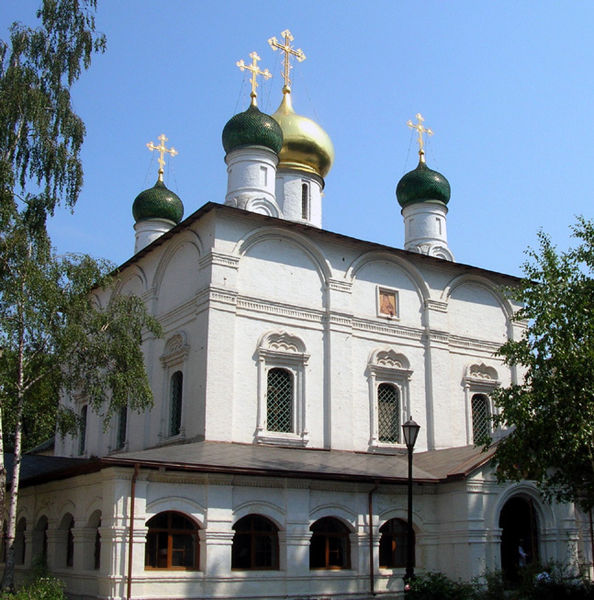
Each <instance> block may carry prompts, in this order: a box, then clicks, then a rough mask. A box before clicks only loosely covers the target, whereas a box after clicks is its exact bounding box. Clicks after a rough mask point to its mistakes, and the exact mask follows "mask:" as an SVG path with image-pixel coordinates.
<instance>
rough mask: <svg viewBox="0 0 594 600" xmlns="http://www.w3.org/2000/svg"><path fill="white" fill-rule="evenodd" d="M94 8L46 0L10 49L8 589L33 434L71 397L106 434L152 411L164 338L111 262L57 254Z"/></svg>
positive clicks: (1, 299) (4, 179)
mask: <svg viewBox="0 0 594 600" xmlns="http://www.w3.org/2000/svg"><path fill="white" fill-rule="evenodd" d="M95 8H96V0H42V5H41V8H40V9H39V11H38V12H37V16H38V18H39V19H40V20H41V26H40V27H38V28H36V29H34V28H30V27H27V26H24V25H22V24H18V23H15V24H13V25H12V27H11V29H10V43H8V44H7V43H4V42H1V41H0V449H2V450H6V448H7V447H8V448H10V450H12V451H13V452H14V461H13V465H14V467H13V471H12V482H11V488H10V495H9V500H8V502H5V497H4V489H5V482H6V471H5V468H4V461H3V454H2V452H0V511H1V512H2V514H5V513H7V514H8V517H7V530H6V539H7V543H8V550H7V554H6V566H5V569H4V577H3V580H2V588H4V589H7V588H8V589H10V588H12V585H13V571H14V537H15V529H16V514H17V501H18V491H19V474H20V464H21V455H22V450H23V433H24V432H33V434H32V435H33V436H34V437H32V438H30V439H29V444H30V445H33V444H35V443H36V442H39V441H40V438H39V436H41V435H43V433H44V432H47V431H53V430H54V429H55V424H56V422H58V425H59V427H60V428H61V430H62V432H65V431H71V430H72V427H73V426H74V425H75V424H76V420H75V418H74V416H73V413H72V412H69V411H68V410H66V409H64V408H61V407H62V406H63V405H61V404H59V403H58V400H59V398H60V397H63V396H64V395H70V396H71V397H74V398H75V399H76V398H83V399H84V402H85V404H87V405H89V406H90V407H91V408H92V409H94V410H95V411H96V412H98V413H99V414H100V415H102V417H103V418H104V423H105V424H106V425H108V424H109V423H110V419H111V417H112V415H113V414H114V413H116V412H119V409H120V408H121V407H123V406H130V407H131V408H132V409H136V410H142V409H144V408H146V407H148V406H150V404H151V403H152V393H151V390H150V387H149V383H148V379H147V376H146V372H145V370H144V361H143V355H142V351H141V345H142V342H143V339H144V338H146V337H147V336H151V335H160V326H159V324H158V322H157V321H156V320H155V319H154V318H152V317H151V316H150V315H148V314H147V312H146V309H145V306H144V304H143V302H142V300H141V299H140V298H138V297H136V296H125V295H118V294H113V293H110V292H111V291H113V288H114V287H115V282H114V279H113V278H112V277H111V276H110V275H109V272H110V271H112V269H113V267H112V266H111V265H110V264H109V263H107V262H105V261H97V260H94V259H92V258H90V257H89V256H85V255H76V256H75V255H67V256H56V255H55V253H54V252H53V250H52V248H51V242H50V239H49V237H48V235H47V231H46V227H45V224H46V219H47V217H48V215H52V214H53V212H54V210H55V208H56V207H58V206H64V207H67V208H72V207H73V206H74V204H75V203H76V200H77V198H78V195H79V193H80V191H81V188H82V182H83V178H82V177H83V172H82V165H81V160H80V149H81V146H82V143H83V139H84V135H85V128H84V124H83V122H82V120H81V119H80V117H79V116H78V115H77V114H76V113H75V112H74V111H73V109H72V102H71V96H70V90H71V86H72V85H73V84H74V83H75V82H76V80H77V79H78V78H79V76H80V75H81V73H82V72H83V71H84V70H85V69H87V68H88V67H89V66H90V63H91V57H92V55H93V53H94V52H98V51H99V52H100V51H102V50H103V49H104V47H105V38H104V37H103V36H102V35H97V34H96V33H95V22H94V11H95ZM6 504H7V505H8V509H7V510H5V505H6ZM0 522H1V521H0Z"/></svg>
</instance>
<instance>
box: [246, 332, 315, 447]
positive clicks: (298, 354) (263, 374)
mask: <svg viewBox="0 0 594 600" xmlns="http://www.w3.org/2000/svg"><path fill="white" fill-rule="evenodd" d="M256 356H257V360H258V407H257V416H256V420H257V423H256V441H257V442H259V443H263V444H279V445H281V444H282V445H293V446H306V445H307V444H308V442H309V432H308V431H307V415H306V407H305V374H306V368H305V367H306V366H307V362H308V360H309V354H307V353H306V352H305V344H304V343H303V341H302V340H301V338H299V337H297V336H296V335H293V334H291V333H287V332H286V331H270V332H268V333H266V334H264V335H263V336H262V337H261V338H260V340H259V342H258V348H257V350H256ZM275 368H279V369H285V370H287V371H289V372H290V373H291V374H292V377H293V411H292V416H293V431H292V432H290V433H286V432H280V431H268V429H267V427H266V410H267V402H266V393H267V390H268V372H269V371H270V370H271V369H275Z"/></svg>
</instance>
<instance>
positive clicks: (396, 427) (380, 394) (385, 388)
mask: <svg viewBox="0 0 594 600" xmlns="http://www.w3.org/2000/svg"><path fill="white" fill-rule="evenodd" d="M377 427H378V437H379V441H380V442H385V443H389V444H396V443H399V442H400V402H399V400H398V388H397V387H396V386H395V385H392V384H390V383H380V384H379V385H378V387H377Z"/></svg>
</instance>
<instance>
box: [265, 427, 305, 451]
mask: <svg viewBox="0 0 594 600" xmlns="http://www.w3.org/2000/svg"><path fill="white" fill-rule="evenodd" d="M256 443H258V444H268V445H270V446H291V447H294V448H303V447H305V446H307V444H308V443H309V438H308V437H307V433H303V434H302V435H298V434H296V433H277V432H274V431H263V432H260V433H257V434H256Z"/></svg>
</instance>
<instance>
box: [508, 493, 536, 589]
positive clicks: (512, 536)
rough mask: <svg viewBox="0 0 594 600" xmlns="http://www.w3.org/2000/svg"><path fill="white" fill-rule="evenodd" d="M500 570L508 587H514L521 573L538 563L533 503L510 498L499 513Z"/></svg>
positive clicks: (527, 499) (523, 499)
mask: <svg viewBox="0 0 594 600" xmlns="http://www.w3.org/2000/svg"><path fill="white" fill-rule="evenodd" d="M499 527H500V528H501V570H502V571H503V576H504V578H505V580H506V581H507V582H508V583H512V584H514V583H517V582H518V581H519V579H520V571H521V570H522V569H523V568H524V567H526V566H527V565H530V564H533V563H536V562H538V519H537V515H536V510H535V507H534V502H533V501H532V499H531V498H527V497H526V496H513V497H512V498H510V499H509V500H508V501H507V502H506V503H505V504H504V506H503V508H502V509H501V513H500V515H499Z"/></svg>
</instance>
